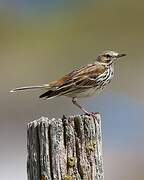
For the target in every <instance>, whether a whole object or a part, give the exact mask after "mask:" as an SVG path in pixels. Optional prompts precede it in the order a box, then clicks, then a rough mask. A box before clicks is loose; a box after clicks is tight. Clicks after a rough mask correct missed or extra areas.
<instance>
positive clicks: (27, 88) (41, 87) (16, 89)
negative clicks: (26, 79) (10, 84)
mask: <svg viewBox="0 0 144 180" xmlns="http://www.w3.org/2000/svg"><path fill="white" fill-rule="evenodd" d="M35 89H49V84H44V85H41V86H25V87H19V88H15V89H12V90H11V91H10V92H17V91H25V90H35Z"/></svg>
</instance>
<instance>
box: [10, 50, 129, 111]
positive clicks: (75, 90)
mask: <svg viewBox="0 0 144 180" xmlns="http://www.w3.org/2000/svg"><path fill="white" fill-rule="evenodd" d="M125 55H126V54H119V53H117V52H114V51H106V52H103V53H102V54H100V55H99V56H98V57H97V58H96V61H95V62H94V63H92V64H88V65H85V66H83V67H80V68H78V69H75V70H73V71H72V72H70V73H69V74H67V75H65V76H64V77H62V78H60V79H58V80H56V81H52V82H50V83H48V84H44V85H41V86H27V87H20V88H16V89H13V90H11V92H15V91H21V90H28V89H42V90H44V91H45V92H44V93H43V94H42V95H40V98H46V99H50V98H53V97H56V96H68V97H71V98H72V102H73V104H75V105H76V106H77V107H79V108H80V109H81V110H82V111H83V112H85V113H88V112H87V111H86V110H85V109H83V108H82V107H81V106H80V105H79V104H78V103H77V101H76V98H81V97H88V96H92V95H93V94H96V93H98V91H99V90H102V89H103V88H104V87H105V86H106V85H107V84H109V83H110V81H111V79H112V77H113V73H114V63H115V62H116V60H117V59H118V58H120V57H122V56H125Z"/></svg>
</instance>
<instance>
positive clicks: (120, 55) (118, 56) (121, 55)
mask: <svg viewBox="0 0 144 180" xmlns="http://www.w3.org/2000/svg"><path fill="white" fill-rule="evenodd" d="M123 56H126V54H118V55H117V58H120V57H123Z"/></svg>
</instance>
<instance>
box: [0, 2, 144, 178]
mask: <svg viewBox="0 0 144 180" xmlns="http://www.w3.org/2000/svg"><path fill="white" fill-rule="evenodd" d="M143 7H144V2H143V1H140V0H139V1H130V0H121V1H120V0H119V1H115V0H107V1H105V0H101V1H100V0H97V1H96V0H90V1H86V0H83V1H78V0H73V1H70V0H67V1H62V0H55V1H52V0H42V1H37V0H35V1H33V0H0V82H1V88H0V145H1V147H0V171H1V173H0V176H1V177H0V179H11V180H16V179H20V180H25V179H26V155H27V154H26V152H27V149H26V126H27V123H28V122H30V121H32V120H35V119H38V118H40V117H41V116H47V117H49V118H52V117H56V118H58V117H62V115H63V113H64V114H66V115H67V116H68V115H73V114H80V113H81V112H80V111H79V109H77V108H76V107H74V106H73V105H72V103H71V99H68V98H65V97H61V98H56V99H53V100H49V101H44V100H41V99H39V98H38V96H39V94H40V93H41V92H39V91H33V92H25V93H22V92H21V93H16V94H10V93H9V91H10V90H11V89H13V88H15V87H19V86H25V85H39V84H45V83H47V82H48V81H51V80H55V79H57V78H59V77H60V76H62V75H64V74H65V73H68V72H69V71H71V70H72V69H73V68H76V67H79V66H81V65H84V64H87V63H90V62H93V61H94V59H95V57H96V56H97V55H98V54H99V53H100V52H102V51H103V50H115V51H118V52H122V53H127V54H128V55H127V56H126V57H125V58H123V59H121V61H119V62H118V63H117V64H116V67H115V77H114V80H113V81H112V83H111V85H110V86H109V87H108V88H106V89H105V91H104V92H103V93H101V94H100V95H99V96H97V97H92V98H89V99H83V100H81V104H83V105H84V106H85V107H86V108H87V109H88V110H89V111H99V112H100V113H101V114H102V126H103V127H102V128H103V152H104V165H105V180H121V179H123V180H136V179H137V180H143V179H144V171H143V168H144V153H143V152H144V130H143V128H144V121H143V119H144V118H143V111H144V98H143V92H144V80H143V78H144V70H143V66H144V54H143V53H144V50H143V48H144V21H143V17H144V10H143Z"/></svg>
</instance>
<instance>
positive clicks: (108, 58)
mask: <svg viewBox="0 0 144 180" xmlns="http://www.w3.org/2000/svg"><path fill="white" fill-rule="evenodd" d="M123 56H126V54H120V53H117V52H115V51H105V52H103V53H102V54H100V55H99V56H98V57H97V59H96V60H97V61H98V62H100V63H102V64H106V65H111V64H112V63H114V62H116V60H117V59H119V58H121V57H123Z"/></svg>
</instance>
